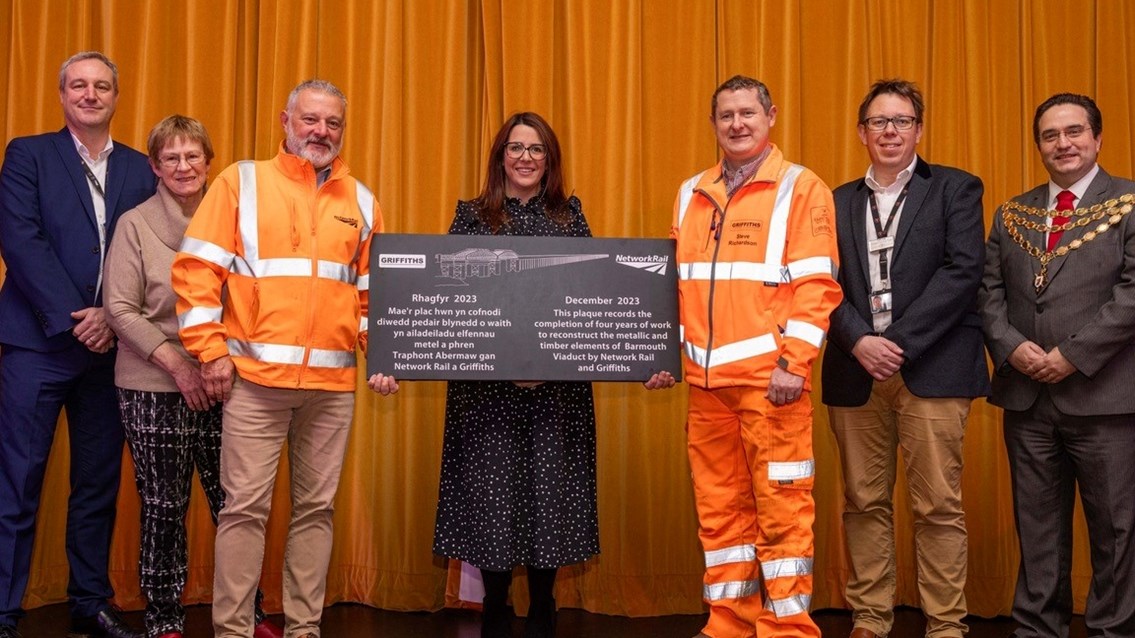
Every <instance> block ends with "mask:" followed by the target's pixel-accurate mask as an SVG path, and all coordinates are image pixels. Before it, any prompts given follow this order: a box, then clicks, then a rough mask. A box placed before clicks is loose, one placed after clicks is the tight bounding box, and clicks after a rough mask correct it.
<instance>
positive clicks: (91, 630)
mask: <svg viewBox="0 0 1135 638" xmlns="http://www.w3.org/2000/svg"><path fill="white" fill-rule="evenodd" d="M67 638H146V632H144V631H139V630H137V629H134V628H133V627H131V626H130V625H128V624H126V621H125V620H123V619H122V617H121V616H119V615H118V612H116V611H114V610H113V609H104V610H103V611H100V612H99V613H98V615H95V616H85V617H74V616H73V617H72V618H71V631H69V632H67Z"/></svg>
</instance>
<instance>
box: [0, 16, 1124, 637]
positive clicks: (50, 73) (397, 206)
mask: <svg viewBox="0 0 1135 638" xmlns="http://www.w3.org/2000/svg"><path fill="white" fill-rule="evenodd" d="M1133 31H1135V8H1132V7H1131V6H1130V5H1129V4H1128V3H1125V2H1124V1H1123V0H1094V1H1091V2H1082V3H1068V2H1065V1H1064V0H1012V1H1010V0H992V1H990V0H953V1H946V2H942V1H940V0H939V1H936V2H935V1H932V0H778V1H761V2H751V1H741V0H614V1H612V0H547V1H545V2H523V1H521V0H481V1H480V2H477V1H474V0H468V1H466V2H460V1H457V0H424V1H420V2H419V1H395V0H390V1H386V2H383V1H380V2H370V1H363V0H259V1H257V0H202V1H200V2H191V3H180V4H177V3H164V2H151V1H147V0H101V1H100V0H58V1H53V2H40V1H38V0H0V53H2V57H0V86H4V87H6V93H5V96H6V97H5V99H4V100H3V102H2V103H0V132H2V133H3V137H4V139H5V140H7V139H11V138H12V137H15V136H18V135H28V134H33V133H39V132H43V131H48V130H57V129H58V128H59V127H60V126H62V117H61V113H60V109H59V105H58V93H57V90H56V89H57V73H58V68H59V64H60V63H61V62H62V61H63V60H64V59H66V58H67V57H68V56H69V55H70V54H72V53H74V52H75V51H79V50H84V49H100V50H102V51H104V52H106V53H107V54H108V55H110V56H111V57H112V58H113V59H114V60H115V61H116V62H117V63H118V65H119V68H120V72H121V87H122V94H121V98H120V101H119V108H118V113H117V115H116V117H115V121H114V127H113V135H114V138H115V139H116V140H118V141H120V142H123V143H126V144H129V145H132V146H134V147H136V148H142V147H143V146H144V144H145V138H146V135H147V133H148V131H149V128H150V126H152V125H153V123H155V122H157V121H158V120H159V119H160V118H162V117H164V116H165V115H168V114H170V113H173V112H179V113H184V114H188V115H192V116H194V117H197V118H199V119H201V120H202V121H203V122H204V123H205V125H206V126H207V127H208V129H209V131H210V133H211V135H212V136H213V141H214V145H215V146H216V150H217V158H216V159H215V161H214V165H213V167H212V171H213V172H214V173H215V172H216V171H219V170H220V169H221V168H222V167H224V166H226V165H228V164H229V163H231V162H233V161H236V160H238V159H244V158H265V157H269V156H270V155H272V154H273V153H274V152H275V151H276V149H277V147H278V145H279V143H280V139H281V131H280V124H279V117H278V115H279V112H280V111H281V109H282V108H283V106H284V102H285V100H286V97H287V93H288V91H289V90H290V89H291V87H292V86H294V85H295V84H296V83H297V82H299V81H300V80H302V79H305V78H307V77H311V76H320V77H324V78H327V79H329V80H331V81H333V82H335V83H336V84H338V85H339V86H340V87H341V88H343V90H344V91H345V92H346V94H347V96H348V99H349V101H350V102H349V107H348V118H347V119H348V133H347V136H346V145H345V147H344V151H343V153H344V158H345V159H346V160H347V162H348V163H349V164H350V166H351V167H352V171H353V172H354V174H355V175H356V176H358V177H359V178H360V179H362V180H363V181H364V182H365V183H366V184H368V185H369V186H370V187H371V188H372V189H373V190H374V191H375V192H376V194H377V195H378V198H379V201H380V202H381V206H382V209H383V213H384V219H385V222H386V229H387V230H388V231H390V232H415V233H439V232H445V230H446V229H447V228H448V226H449V221H450V219H451V217H452V213H453V207H454V203H455V202H456V200H457V199H459V198H461V199H468V198H470V197H473V196H475V195H476V193H477V191H478V189H479V187H480V183H481V180H482V179H483V176H484V172H485V168H486V167H485V156H486V154H487V148H488V145H489V143H490V141H491V137H492V135H493V134H494V133H495V131H496V129H497V127H498V126H499V124H500V122H501V121H502V120H503V119H504V117H506V116H507V115H508V114H509V113H512V112H514V111H518V110H536V111H539V112H541V113H542V114H544V115H545V116H547V117H548V119H549V120H550V121H551V123H552V125H553V127H554V128H555V129H556V131H557V133H558V134H559V136H560V141H561V143H562V144H563V146H564V152H565V160H566V172H567V177H568V183H569V186H570V187H571V188H574V189H575V192H576V194H577V195H579V197H580V198H581V199H582V201H583V204H584V211H585V214H586V215H587V218H588V220H589V222H590V224H591V226H592V229H593V231H594V233H595V234H596V235H598V236H630V237H664V236H666V233H667V231H668V229H669V224H670V216H671V210H672V205H673V199H674V194H675V192H676V189H677V185H678V184H679V183H680V181H681V180H682V179H684V178H686V177H688V176H690V175H692V174H694V173H696V172H698V171H700V170H702V169H704V168H706V167H707V166H709V165H711V164H713V163H714V162H715V161H716V145H715V142H714V138H713V133H712V129H711V127H710V123H709V120H708V115H709V97H710V94H711V93H712V91H713V89H714V87H715V86H716V85H717V84H718V83H719V82H720V81H722V80H724V79H725V78H727V77H729V76H731V75H733V74H735V73H745V74H749V75H754V76H756V77H759V78H761V79H763V80H765V81H766V82H767V83H768V84H769V86H770V89H771V91H772V95H773V99H774V101H775V102H776V104H777V105H778V108H779V115H778V118H777V124H776V127H775V128H774V129H773V140H774V141H775V142H776V143H777V144H778V145H779V146H780V147H781V148H782V149H783V150H784V151H785V153H786V155H787V156H788V157H789V158H790V159H792V160H794V161H797V162H800V163H802V164H804V165H806V166H808V167H809V168H812V169H813V170H815V171H816V172H817V173H818V174H819V175H820V176H821V177H823V178H824V179H825V180H826V181H827V182H828V183H829V185H831V186H833V187H834V186H836V185H838V184H841V183H843V182H845V181H848V180H851V179H854V178H857V177H859V176H861V175H862V174H863V171H864V170H865V169H866V166H867V158H866V154H865V153H864V151H863V149H862V147H861V144H860V143H859V140H858V138H857V136H856V134H855V126H854V124H855V122H854V120H855V109H856V107H857V106H858V103H859V100H860V99H861V96H862V95H863V93H864V92H865V91H866V89H867V87H868V86H869V84H870V83H871V81H873V80H874V79H877V78H881V77H888V76H897V75H901V76H903V77H906V78H909V79H912V80H915V81H917V82H918V83H919V84H920V85H921V87H922V89H923V91H924V93H925V95H926V98H927V102H928V108H927V123H926V129H925V136H924V138H923V142H922V147H921V149H920V152H921V153H922V155H923V156H924V157H926V158H927V159H928V160H929V161H932V162H936V163H944V164H951V165H955V166H959V167H962V168H965V169H967V170H969V171H970V172H973V173H975V174H977V175H979V176H981V177H982V178H983V180H984V181H985V186H986V198H985V205H986V210H987V219H989V218H991V217H992V211H993V209H994V207H995V206H996V205H997V204H998V203H1000V202H1002V201H1004V200H1005V199H1008V198H1009V197H1011V196H1013V195H1015V194H1017V193H1019V192H1022V191H1024V190H1026V189H1027V188H1030V187H1031V186H1033V185H1035V184H1037V183H1039V182H1041V181H1042V180H1043V179H1044V178H1045V175H1044V171H1043V167H1042V166H1041V164H1040V162H1039V161H1038V159H1037V155H1036V151H1035V148H1034V147H1033V144H1032V139H1031V132H1030V126H1031V120H1032V111H1033V109H1034V108H1035V105H1036V104H1037V103H1039V102H1040V101H1041V100H1043V99H1044V98H1045V97H1047V96H1048V95H1050V94H1052V93H1054V92H1058V91H1065V90H1068V91H1077V92H1084V93H1088V94H1090V95H1093V96H1095V97H1096V98H1097V100H1098V101H1099V103H1100V106H1101V107H1102V109H1103V112H1104V115H1105V123H1106V127H1105V136H1104V137H1105V142H1106V143H1105V144H1104V151H1103V153H1102V155H1101V161H1102V163H1103V165H1104V166H1105V167H1106V168H1107V169H1108V170H1109V171H1111V172H1112V173H1114V174H1117V175H1127V176H1129V175H1132V173H1133V172H1135V170H1133V169H1135V152H1133V150H1132V145H1131V141H1130V140H1131V139H1132V136H1133V132H1135V131H1133V129H1135V113H1133V112H1132V106H1135V93H1133V91H1135V89H1133V88H1132V85H1131V82H1130V78H1131V77H1133V76H1135V43H1133V42H1132V41H1131V39H1130V38H1129V37H1128V35H1129V34H1130V33H1131V32H1133ZM2 247H3V238H0V248H2ZM0 257H2V253H0ZM2 273H3V265H2V263H0V277H2V276H3V274H2ZM361 376H362V375H361V373H360V382H361ZM360 387H361V386H360ZM817 396H818V393H817ZM685 403H686V392H685V389H684V388H683V387H678V388H675V389H674V390H671V391H667V392H653V393H651V392H646V391H645V390H643V389H642V388H641V387H640V386H638V385H636V384H600V385H597V387H596V412H597V417H598V423H599V439H598V459H599V509H600V513H599V516H600V542H601V546H602V550H603V553H602V554H601V555H600V556H599V557H597V558H595V559H594V560H592V561H589V562H587V563H585V564H583V565H580V566H573V567H571V568H568V569H565V570H564V571H563V573H562V575H561V578H560V582H559V585H558V591H557V597H558V599H559V600H560V602H561V604H564V605H568V606H579V607H584V608H587V609H590V610H593V611H598V612H603V613H612V614H629V615H651V614H669V613H697V612H698V611H700V610H701V609H702V604H701V600H700V591H701V587H700V582H701V571H702V557H701V553H700V549H699V547H698V543H697V537H696V533H697V529H696V520H695V516H694V507H693V497H692V491H691V488H690V484H689V466H688V463H687V461H686V454H685V440H684V432H683V425H682V424H683V421H684V414H685ZM815 403H816V408H817V410H816V427H815V444H816V460H817V475H818V479H817V487H816V500H817V514H818V515H817V521H816V539H817V540H816V587H815V596H814V598H813V605H814V606H815V607H833V606H835V607H838V606H842V605H843V604H844V602H843V599H842V595H841V592H842V583H843V582H844V581H845V580H846V576H847V566H846V561H845V559H844V550H843V542H842V537H841V534H842V531H841V530H842V528H841V522H840V510H841V498H842V497H841V493H842V484H841V482H840V479H839V475H838V474H839V473H838V456H837V450H836V448H835V444H834V441H833V439H832V436H831V434H830V431H829V429H828V424H827V414H826V411H825V410H824V409H823V406H821V405H819V403H818V400H815ZM443 413H444V384H441V383H436V382H418V383H406V384H404V385H403V390H402V391H401V392H400V393H399V394H398V395H397V396H396V397H393V398H382V397H378V396H376V395H373V394H372V393H370V392H368V391H360V392H359V394H358V402H357V408H356V420H355V423H354V431H353V433H352V441H351V446H350V450H349V452H348V456H347V459H346V463H345V467H344V472H343V478H342V485H341V488H340V493H339V498H338V501H337V512H336V532H335V548H334V552H333V554H332V559H331V571H330V576H329V588H328V602H329V603H330V602H336V601H358V602H363V603H367V604H370V605H374V606H378V607H383V608H389V609H436V608H438V607H440V606H441V605H442V604H444V600H445V589H446V580H447V570H446V566H445V562H444V560H443V559H439V558H436V557H434V556H432V554H431V552H430V547H431V544H432V534H433V516H434V511H435V499H436V494H437V484H438V468H439V464H440V449H441V436H442V419H443ZM1000 421H1001V415H1000V412H999V410H997V409H996V408H993V407H992V406H989V405H988V404H987V403H985V402H984V401H977V402H975V403H974V406H973V410H972V412H971V415H970V420H969V424H968V437H967V441H966V461H967V463H966V465H967V467H966V470H965V475H964V481H965V498H966V507H967V512H968V517H967V519H968V527H969V531H970V565H969V575H970V577H969V583H968V586H967V593H968V597H969V604H970V609H971V611H973V612H975V613H978V614H981V615H993V614H1004V613H1007V612H1008V610H1009V606H1010V603H1011V600H1012V588H1013V583H1014V581H1015V576H1016V565H1017V559H1018V557H1017V549H1016V540H1015V536H1014V534H1013V522H1012V513H1011V497H1010V492H1009V475H1008V468H1007V463H1006V461H1005V454H1004V449H1003V446H1002V443H1001V427H1000ZM62 423H65V419H61V424H62ZM66 439H67V436H66V428H65V427H61V428H60V429H59V433H58V436H57V441H56V448H55V450H54V451H53V456H52V459H51V462H50V465H49V469H48V477H47V479H46V481H45V485H44V496H43V501H42V505H41V508H40V515H39V519H38V525H39V527H38V536H37V545H36V549H35V556H34V557H33V571H32V575H31V582H30V584H29V589H28V595H27V598H26V600H25V604H26V605H27V606H38V605H42V604H47V603H51V602H57V601H61V600H64V599H65V598H66V581H67V567H66V558H65V555H64V552H63V539H64V522H65V512H66V498H67V464H68V458H69V454H68V450H67V440H66ZM131 472H132V469H131V467H130V465H129V462H128V455H127V463H126V464H125V465H124V472H123V481H122V490H121V496H120V499H119V519H118V527H117V531H116V535H115V541H114V550H113V554H112V564H111V572H112V578H113V580H114V583H115V588H116V591H117V593H118V597H117V602H118V603H120V604H122V605H124V606H126V607H130V608H138V607H140V606H141V605H142V600H141V597H140V593H139V591H138V584H137V555H138V549H137V548H138V516H139V512H138V499H137V494H136V492H135V490H134V485H133V477H132V474H131ZM286 476H287V468H286V467H285V468H283V469H282V477H286ZM901 485H902V482H901V481H900V496H899V498H898V502H899V506H898V508H897V509H898V513H897V519H898V525H899V529H900V532H899V536H898V542H899V570H900V571H899V578H898V588H899V593H898V598H899V599H898V602H899V603H901V604H909V605H917V603H918V600H917V591H916V588H915V574H914V560H913V541H912V538H911V534H910V527H911V521H910V512H909V507H908V506H907V504H906V501H905V498H904V497H903V496H902V495H901ZM287 516H288V492H287V488H286V482H285V481H280V482H279V484H278V485H277V491H276V497H275V501H274V513H273V518H272V520H271V521H270V523H269V530H268V543H269V551H268V553H267V558H266V560H265V572H264V579H263V585H264V588H265V590H266V592H267V594H268V606H269V608H278V605H279V595H280V594H279V592H280V568H281V562H282V556H281V554H282V545H283V540H284V535H285V533H286V522H287ZM188 525H189V528H190V565H191V570H190V578H189V584H188V586H187V588H186V599H187V600H188V601H190V602H202V601H207V600H208V599H209V597H210V595H211V588H212V571H213V553H212V549H213V545H212V539H213V529H212V523H211V521H210V519H209V515H208V512H207V510H206V508H205V507H204V504H203V499H202V498H201V494H200V490H199V489H198V488H196V487H195V497H194V503H193V506H192V509H191V511H190V515H189V520H188ZM1076 534H1077V544H1076V555H1075V564H1074V576H1075V580H1074V592H1075V596H1076V602H1077V605H1078V606H1079V608H1080V609H1082V605H1083V602H1084V597H1085V595H1086V590H1087V578H1088V576H1089V573H1090V572H1089V567H1088V561H1087V544H1086V540H1085V536H1086V532H1085V529H1084V526H1083V523H1082V520H1080V521H1078V523H1077V528H1076ZM521 596H523V593H521Z"/></svg>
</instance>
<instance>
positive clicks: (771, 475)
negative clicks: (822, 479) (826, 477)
mask: <svg viewBox="0 0 1135 638" xmlns="http://www.w3.org/2000/svg"><path fill="white" fill-rule="evenodd" d="M815 475H816V460H815V459H808V460H806V461H769V464H768V480H770V481H795V480H797V479H806V478H811V477H813V476H815Z"/></svg>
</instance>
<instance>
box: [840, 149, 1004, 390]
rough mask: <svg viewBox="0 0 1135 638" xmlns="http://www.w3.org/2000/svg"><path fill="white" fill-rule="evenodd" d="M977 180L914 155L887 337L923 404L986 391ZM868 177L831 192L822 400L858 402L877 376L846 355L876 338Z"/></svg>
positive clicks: (894, 262) (894, 256)
mask: <svg viewBox="0 0 1135 638" xmlns="http://www.w3.org/2000/svg"><path fill="white" fill-rule="evenodd" d="M983 191H984V188H983V187H982V184H981V180H980V179H978V178H977V177H975V176H973V175H970V174H969V173H966V172H965V171H961V170H958V169H956V168H951V167H949V166H939V165H931V164H927V163H926V162H925V161H923V160H922V158H919V159H918V161H917V163H916V164H915V167H914V174H913V175H912V176H911V180H910V189H909V191H908V192H907V198H906V203H905V204H904V206H903V210H902V216H901V217H900V218H899V221H898V228H897V229H895V246H894V249H893V250H892V252H891V260H890V269H891V325H890V326H888V327H887V329H886V330H884V331H883V336H884V337H886V338H887V339H890V340H891V341H893V342H895V343H896V344H898V346H899V347H900V348H902V349H903V354H904V356H905V358H906V362H905V363H904V364H903V366H902V369H901V370H900V372H901V374H902V377H903V381H904V382H905V383H906V386H907V388H908V389H909V390H910V391H911V393H913V394H914V395H915V396H919V397H924V398H941V397H955V398H964V397H970V398H973V397H979V396H987V395H988V394H989V368H988V366H987V365H986V361H985V348H984V347H983V343H982V334H981V315H980V313H979V310H978V306H977V292H978V288H979V286H980V284H981V275H982V269H983V267H984V262H985V224H984V221H983V212H982V205H981V196H982V193H983ZM869 192H870V189H869V188H868V186H867V183H866V180H864V179H858V180H855V181H853V182H849V183H847V184H844V185H843V186H840V187H839V188H837V189H836V190H835V191H834V196H835V208H836V236H837V238H838V240H839V259H840V271H839V283H840V286H842V287H843V302H842V303H841V304H840V305H839V307H838V308H836V310H835V311H834V312H833V313H832V317H831V328H830V330H829V333H828V336H829V342H828V347H827V348H826V349H825V350H824V360H823V369H822V371H821V378H822V382H823V395H822V399H823V402H824V403H826V404H828V405H833V406H841V407H858V406H861V405H864V404H865V403H866V402H867V399H868V398H869V397H870V394H871V388H872V384H873V383H874V379H873V378H871V375H870V374H868V373H867V371H866V370H864V369H863V366H861V365H859V361H858V360H857V359H856V358H855V357H854V356H853V355H852V354H851V349H852V348H853V347H854V346H855V343H856V342H857V341H858V340H859V339H860V338H861V337H863V336H864V335H867V334H871V333H873V332H874V331H875V328H874V326H873V325H872V322H871V309H870V307H869V306H870V293H871V275H870V262H868V261H867V196H868V193H869Z"/></svg>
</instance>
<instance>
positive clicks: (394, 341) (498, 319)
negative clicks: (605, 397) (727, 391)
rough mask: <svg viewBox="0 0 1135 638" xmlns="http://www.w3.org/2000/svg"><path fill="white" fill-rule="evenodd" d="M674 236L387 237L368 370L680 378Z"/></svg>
mask: <svg viewBox="0 0 1135 638" xmlns="http://www.w3.org/2000/svg"><path fill="white" fill-rule="evenodd" d="M677 281H678V279H677V273H676V272H675V268H674V242H673V241H671V240H668V239H596V238H580V237H570V238H569V237H507V236H476V235H398V234H382V235H377V236H376V237H375V239H374V242H373V243H372V246H371V258H370V339H369V349H368V352H367V371H368V374H374V373H375V372H382V373H384V374H391V375H394V377H395V378H398V379H477V380H489V379H498V380H512V381H568V380H570V381H646V380H647V379H649V378H650V376H651V375H652V374H654V373H655V372H659V371H662V370H667V371H669V372H671V373H672V374H673V375H674V376H675V377H676V378H680V373H681V361H680V357H679V346H678V292H677Z"/></svg>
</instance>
